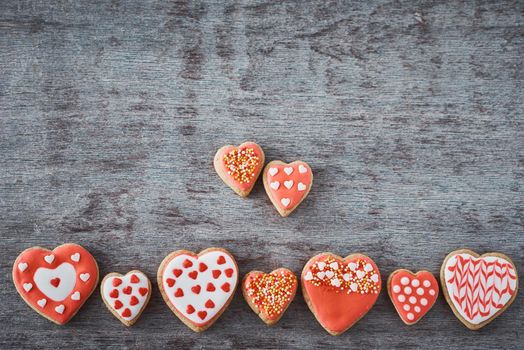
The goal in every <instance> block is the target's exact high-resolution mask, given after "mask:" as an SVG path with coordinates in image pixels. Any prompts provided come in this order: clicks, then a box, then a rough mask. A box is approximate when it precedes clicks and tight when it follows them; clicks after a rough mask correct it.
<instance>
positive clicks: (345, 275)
mask: <svg viewBox="0 0 524 350" xmlns="http://www.w3.org/2000/svg"><path fill="white" fill-rule="evenodd" d="M350 277H351V276H350V275H349V273H345V274H344V275H343V276H342V278H343V279H344V281H346V282H347V281H349V278H350Z"/></svg>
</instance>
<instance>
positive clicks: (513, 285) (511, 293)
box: [440, 249, 519, 330]
mask: <svg viewBox="0 0 524 350" xmlns="http://www.w3.org/2000/svg"><path fill="white" fill-rule="evenodd" d="M440 281H441V283H442V291H443V293H444V297H445V298H446V301H447V302H448V304H449V306H450V307H451V309H452V310H453V313H454V314H455V316H457V318H458V319H459V320H460V321H461V322H462V323H463V324H464V325H465V326H466V327H468V328H469V329H472V330H477V329H480V328H482V327H484V326H485V325H487V324H488V323H490V322H491V321H493V320H494V319H495V318H496V317H498V316H499V315H500V314H501V313H503V312H504V311H505V310H506V309H507V308H508V306H510V305H511V303H512V302H513V300H515V298H516V297H517V291H518V285H519V283H518V274H517V269H516V268H515V264H513V262H512V261H511V259H510V258H508V257H507V256H506V255H504V254H500V253H486V254H484V255H479V254H477V253H475V252H473V251H471V250H467V249H460V250H456V251H454V252H451V253H449V254H448V256H447V257H446V259H444V262H443V263H442V267H441V269H440Z"/></svg>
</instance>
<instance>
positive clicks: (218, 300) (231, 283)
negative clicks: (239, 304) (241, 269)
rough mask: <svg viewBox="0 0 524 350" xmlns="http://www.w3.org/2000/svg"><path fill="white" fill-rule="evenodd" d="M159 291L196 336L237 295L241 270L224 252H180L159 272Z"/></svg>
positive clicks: (166, 261) (174, 254)
mask: <svg viewBox="0 0 524 350" xmlns="http://www.w3.org/2000/svg"><path fill="white" fill-rule="evenodd" d="M157 278H158V288H159V289H160V292H161V293H162V296H163V297H164V300H165V301H166V303H167V305H168V306H169V307H170V308H171V310H172V311H173V312H174V313H175V315H176V316H178V318H180V320H181V321H182V322H184V323H185V324H186V325H187V326H188V327H189V328H191V329H193V330H194V331H196V332H201V331H204V330H206V329H207V328H209V327H210V326H211V325H212V324H213V323H214V322H215V321H216V320H217V319H218V318H219V317H220V315H221V314H222V312H224V310H225V309H226V308H227V306H228V305H229V303H230V302H231V300H232V299H233V295H234V293H235V289H236V286H237V282H238V267H237V263H236V262H235V259H234V258H233V256H232V255H231V254H230V253H229V252H228V251H227V250H225V249H220V248H208V249H206V250H203V251H202V252H200V253H199V254H198V255H197V254H195V253H193V252H190V251H187V250H178V251H175V252H173V253H171V254H169V255H168V256H167V257H166V258H165V259H164V260H163V261H162V263H161V264H160V267H159V268H158V275H157Z"/></svg>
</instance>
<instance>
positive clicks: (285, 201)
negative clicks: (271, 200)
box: [280, 198, 291, 207]
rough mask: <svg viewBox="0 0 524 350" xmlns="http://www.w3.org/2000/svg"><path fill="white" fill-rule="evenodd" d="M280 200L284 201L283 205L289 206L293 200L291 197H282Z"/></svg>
mask: <svg viewBox="0 0 524 350" xmlns="http://www.w3.org/2000/svg"><path fill="white" fill-rule="evenodd" d="M280 202H281V203H282V205H283V206H285V207H287V206H288V205H289V203H290V202H291V199H289V198H282V199H281V200H280Z"/></svg>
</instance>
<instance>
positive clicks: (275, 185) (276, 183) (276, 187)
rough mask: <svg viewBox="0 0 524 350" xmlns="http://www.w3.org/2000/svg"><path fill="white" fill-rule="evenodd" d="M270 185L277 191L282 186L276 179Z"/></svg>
mask: <svg viewBox="0 0 524 350" xmlns="http://www.w3.org/2000/svg"><path fill="white" fill-rule="evenodd" d="M269 187H271V188H272V189H274V190H275V191H276V190H278V188H279V187H280V182H278V181H274V182H272V183H270V184H269Z"/></svg>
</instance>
